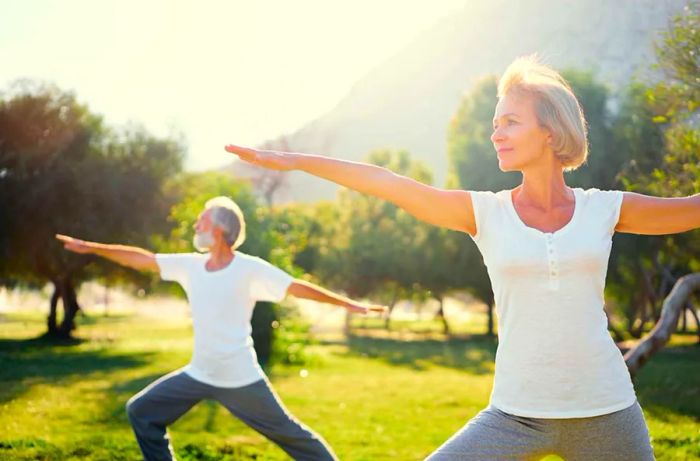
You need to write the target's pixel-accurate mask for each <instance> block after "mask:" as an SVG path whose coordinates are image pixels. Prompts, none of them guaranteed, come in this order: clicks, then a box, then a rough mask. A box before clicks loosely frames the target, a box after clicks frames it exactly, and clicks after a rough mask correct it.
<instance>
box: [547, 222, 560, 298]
mask: <svg viewBox="0 0 700 461" xmlns="http://www.w3.org/2000/svg"><path fill="white" fill-rule="evenodd" d="M546 235H547V237H546V241H547V263H548V270H549V289H550V290H557V289H559V261H558V257H557V251H556V247H555V246H554V234H546Z"/></svg>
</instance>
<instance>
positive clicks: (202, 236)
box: [192, 231, 214, 253]
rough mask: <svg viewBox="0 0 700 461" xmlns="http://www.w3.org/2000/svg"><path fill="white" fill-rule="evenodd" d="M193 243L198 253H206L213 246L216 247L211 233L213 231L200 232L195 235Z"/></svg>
mask: <svg viewBox="0 0 700 461" xmlns="http://www.w3.org/2000/svg"><path fill="white" fill-rule="evenodd" d="M192 243H193V244H194V247H195V248H196V249H197V251H199V252H200V253H206V252H207V251H209V249H210V248H211V247H212V246H214V235H213V234H212V233H211V231H207V232H198V233H196V234H194V238H193V239H192Z"/></svg>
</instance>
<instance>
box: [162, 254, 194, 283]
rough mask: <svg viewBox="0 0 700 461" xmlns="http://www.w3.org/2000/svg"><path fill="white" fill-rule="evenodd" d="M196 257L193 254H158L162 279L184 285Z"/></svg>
mask: <svg viewBox="0 0 700 461" xmlns="http://www.w3.org/2000/svg"><path fill="white" fill-rule="evenodd" d="M195 256H196V255H194V254H192V253H158V254H156V263H157V264H158V269H159V270H160V278H161V279H163V280H165V281H168V282H178V283H179V284H181V285H184V283H185V281H186V280H187V277H188V274H189V270H190V267H191V265H192V262H193V259H195Z"/></svg>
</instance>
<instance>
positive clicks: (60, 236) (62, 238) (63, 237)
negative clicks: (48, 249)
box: [56, 234, 74, 242]
mask: <svg viewBox="0 0 700 461" xmlns="http://www.w3.org/2000/svg"><path fill="white" fill-rule="evenodd" d="M56 238H57V239H58V240H60V241H62V242H72V241H73V240H74V239H73V237H69V236H67V235H63V234H56Z"/></svg>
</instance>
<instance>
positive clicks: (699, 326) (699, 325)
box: [688, 305, 700, 342]
mask: <svg viewBox="0 0 700 461" xmlns="http://www.w3.org/2000/svg"><path fill="white" fill-rule="evenodd" d="M688 310H689V311H690V315H692V316H693V319H695V332H696V333H697V334H698V342H700V318H698V313H697V312H696V311H695V306H694V305H693V306H691V308H690V309H688Z"/></svg>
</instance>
